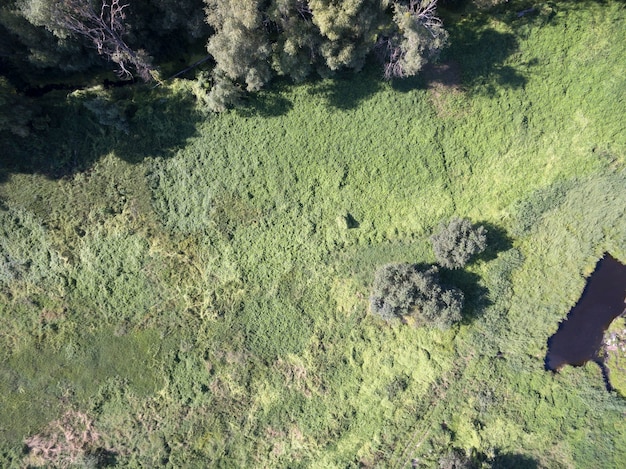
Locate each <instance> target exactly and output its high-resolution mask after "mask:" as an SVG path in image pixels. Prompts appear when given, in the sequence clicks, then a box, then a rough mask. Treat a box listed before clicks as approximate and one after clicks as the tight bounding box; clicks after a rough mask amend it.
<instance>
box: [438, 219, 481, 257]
mask: <svg viewBox="0 0 626 469" xmlns="http://www.w3.org/2000/svg"><path fill="white" fill-rule="evenodd" d="M430 240H431V241H432V243H433V249H434V251H435V256H436V257H437V261H438V262H439V264H441V265H442V266H443V267H448V268H450V269H459V268H461V267H464V266H465V265H466V264H467V262H468V261H469V260H470V258H471V257H472V256H473V255H474V254H478V253H481V252H483V251H484V250H485V248H486V247H487V230H486V229H485V228H484V227H483V226H479V227H476V228H474V226H473V225H472V222H470V221H469V220H468V219H466V218H458V217H453V218H452V219H451V220H450V222H449V223H448V224H447V225H446V224H444V223H442V224H441V225H439V232H438V233H436V234H434V235H433V236H431V238H430Z"/></svg>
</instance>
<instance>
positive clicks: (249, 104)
mask: <svg viewBox="0 0 626 469" xmlns="http://www.w3.org/2000/svg"><path fill="white" fill-rule="evenodd" d="M287 86H289V85H288V84H287V83H284V82H283V81H282V80H281V81H279V82H277V83H273V84H272V86H271V87H270V88H269V89H268V90H265V91H259V92H257V93H253V94H252V95H250V96H249V97H248V98H246V100H245V101H244V104H243V105H242V106H241V107H240V108H237V109H236V110H235V112H236V113H237V114H238V115H240V116H242V117H279V116H283V115H285V114H287V113H288V112H289V111H290V110H291V109H292V108H293V103H292V102H291V101H289V100H288V99H287V98H285V97H284V96H283V95H282V93H283V91H284V90H285V89H286V87H287Z"/></svg>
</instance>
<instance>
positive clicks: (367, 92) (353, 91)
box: [313, 59, 383, 110]
mask: <svg viewBox="0 0 626 469" xmlns="http://www.w3.org/2000/svg"><path fill="white" fill-rule="evenodd" d="M382 86H383V75H382V69H381V66H380V64H379V63H378V62H376V61H375V60H373V59H372V60H370V61H369V62H368V64H367V65H366V66H365V68H364V69H363V70H361V71H360V72H355V71H343V72H338V73H336V74H335V75H334V76H333V79H332V80H324V81H323V82H322V83H320V84H318V85H317V86H315V87H314V88H313V90H314V92H315V93H319V94H322V95H323V96H324V97H325V98H326V101H327V103H328V105H329V106H331V107H334V108H336V109H343V110H348V109H354V108H356V107H358V106H359V105H360V104H361V103H362V102H363V101H365V100H366V99H368V98H369V97H371V96H372V95H374V94H375V93H376V92H377V91H379V90H380V89H381V88H382Z"/></svg>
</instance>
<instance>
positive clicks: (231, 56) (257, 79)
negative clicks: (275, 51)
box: [206, 0, 272, 91]
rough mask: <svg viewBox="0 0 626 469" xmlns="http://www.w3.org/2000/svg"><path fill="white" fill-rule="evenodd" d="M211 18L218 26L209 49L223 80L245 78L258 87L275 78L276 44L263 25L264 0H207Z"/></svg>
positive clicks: (249, 86) (250, 86) (249, 87)
mask: <svg viewBox="0 0 626 469" xmlns="http://www.w3.org/2000/svg"><path fill="white" fill-rule="evenodd" d="M206 4H207V10H206V11H207V21H208V23H209V24H210V25H211V26H212V27H213V28H214V29H215V34H214V35H213V36H211V38H210V39H209V43H208V45H207V49H208V51H209V53H210V54H211V55H212V56H213V58H214V59H215V62H216V66H215V71H214V76H215V77H216V78H217V79H218V80H217V81H219V80H224V79H229V80H231V81H233V82H234V81H239V82H244V83H245V84H246V88H247V90H248V91H257V90H259V89H261V88H262V87H263V85H265V83H267V82H268V81H269V79H270V78H271V68H270V65H269V57H270V53H271V50H272V47H271V45H270V42H269V38H268V35H267V31H266V30H265V28H264V25H263V14H262V11H261V7H262V2H261V1H260V0H243V1H237V0H206Z"/></svg>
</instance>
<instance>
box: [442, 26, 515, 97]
mask: <svg viewBox="0 0 626 469" xmlns="http://www.w3.org/2000/svg"><path fill="white" fill-rule="evenodd" d="M484 21H486V20H484V19H480V20H478V21H470V22H465V21H462V22H457V23H454V24H452V25H451V26H450V27H449V33H450V47H449V48H448V50H447V51H446V52H445V55H444V61H445V58H446V57H454V59H455V60H456V61H457V62H458V63H459V67H460V74H461V83H462V86H463V88H464V89H465V90H474V91H477V92H482V93H486V94H488V95H493V94H495V93H496V85H497V86H499V87H504V88H520V87H523V86H524V85H525V84H526V77H524V75H522V74H521V73H520V72H519V71H518V70H516V69H515V68H514V67H511V66H509V65H504V62H505V61H506V59H507V58H508V57H509V56H510V55H512V54H513V53H514V52H515V51H516V50H517V49H518V41H517V38H516V37H515V35H514V34H512V33H507V32H500V31H496V30H494V29H484V27H483V25H482V24H481V23H483V22H484ZM477 23H478V24H477Z"/></svg>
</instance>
